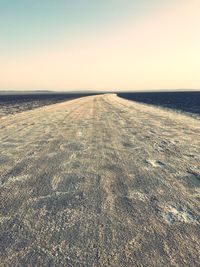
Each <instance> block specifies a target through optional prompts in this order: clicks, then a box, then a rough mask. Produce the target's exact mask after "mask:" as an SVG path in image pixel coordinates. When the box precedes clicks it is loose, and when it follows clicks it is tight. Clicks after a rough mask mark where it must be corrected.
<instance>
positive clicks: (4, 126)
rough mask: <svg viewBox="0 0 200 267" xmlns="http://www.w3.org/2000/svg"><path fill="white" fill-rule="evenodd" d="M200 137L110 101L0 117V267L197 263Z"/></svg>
mask: <svg viewBox="0 0 200 267" xmlns="http://www.w3.org/2000/svg"><path fill="white" fill-rule="evenodd" d="M199 136H200V121H199V120H197V119H193V118H190V117H189V116H184V115H179V114H176V113H174V112H173V111H165V110H164V109H161V108H156V107H150V106H147V105H146V106H145V105H143V104H139V103H136V102H131V101H128V100H124V99H121V98H119V97H117V96H116V95H114V94H113V95H112V94H110V95H109V94H108V95H101V96H91V97H85V98H80V99H76V100H73V101H69V102H64V103H59V104H55V105H51V106H47V107H42V108H38V109H35V110H32V111H27V112H23V113H19V114H16V115H14V116H8V117H5V118H2V119H0V140H1V142H0V175H1V178H0V253H1V254H0V262H1V263H0V265H1V266H73V267H74V266H116V267H119V266H159V267H161V266H163V267H166V266H187V267H188V266H199V265H198V264H199V262H200V259H199V253H198V252H199V249H200V242H199V240H200V224H199V222H200V209H199V200H200V194H199V193H200V190H199V186H200V157H199V155H200V138H199Z"/></svg>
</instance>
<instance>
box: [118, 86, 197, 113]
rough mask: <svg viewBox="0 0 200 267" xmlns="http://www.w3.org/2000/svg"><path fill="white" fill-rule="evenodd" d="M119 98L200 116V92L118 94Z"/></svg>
mask: <svg viewBox="0 0 200 267" xmlns="http://www.w3.org/2000/svg"><path fill="white" fill-rule="evenodd" d="M118 96H120V97H123V98H126V99H129V100H134V101H138V102H142V103H146V104H152V105H157V106H162V107H165V108H170V109H175V110H177V111H183V112H188V113H192V114H198V115H200V92H199V91H198V92H148V93H147V92H146V93H118Z"/></svg>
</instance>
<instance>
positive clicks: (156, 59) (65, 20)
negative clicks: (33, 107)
mask: <svg viewBox="0 0 200 267" xmlns="http://www.w3.org/2000/svg"><path fill="white" fill-rule="evenodd" d="M176 88H188V89H190V88H193V89H200V0H0V90H3V89H15V90H16V89H17V90H27V89H28V90H29V89H50V90H73V89H94V90H99V89H103V90H106V89H108V90H112V89H122V90H123V89H124V90H135V89H136V90H138V89H176Z"/></svg>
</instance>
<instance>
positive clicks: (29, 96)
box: [0, 93, 89, 118]
mask: <svg viewBox="0 0 200 267" xmlns="http://www.w3.org/2000/svg"><path fill="white" fill-rule="evenodd" d="M88 95H89V94H84V93H83V94H79V93H74V94H72V93H70V94H68V93H25V94H24V93H23V94H17V93H15V94H0V118H1V117H4V116H7V115H10V114H15V113H18V112H22V111H26V110H31V109H35V108H39V107H42V106H46V105H51V104H55V103H60V102H63V101H67V100H72V99H75V98H79V97H83V96H88Z"/></svg>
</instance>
